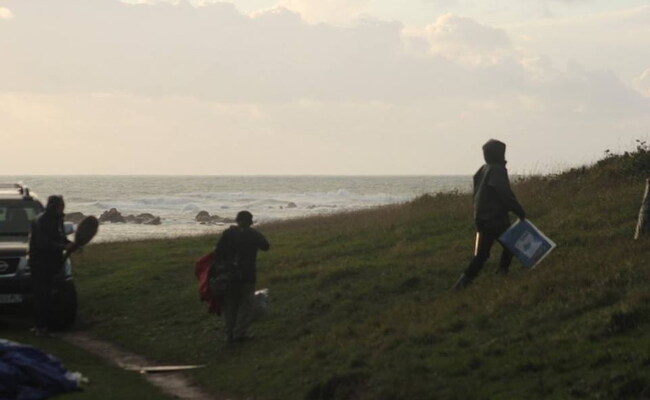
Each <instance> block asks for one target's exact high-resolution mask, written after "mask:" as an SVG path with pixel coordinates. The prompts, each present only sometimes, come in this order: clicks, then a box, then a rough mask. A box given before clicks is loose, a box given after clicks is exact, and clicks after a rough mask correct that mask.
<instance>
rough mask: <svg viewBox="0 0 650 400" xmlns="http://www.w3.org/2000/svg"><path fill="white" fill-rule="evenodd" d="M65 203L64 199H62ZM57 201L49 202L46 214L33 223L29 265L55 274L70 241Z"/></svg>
mask: <svg viewBox="0 0 650 400" xmlns="http://www.w3.org/2000/svg"><path fill="white" fill-rule="evenodd" d="M61 202H63V199H61ZM58 205H59V204H58V203H57V201H48V204H47V208H46V209H45V212H44V213H42V214H41V215H39V216H38V217H37V218H36V219H35V220H34V221H33V222H32V230H31V234H30V237H29V265H30V267H36V268H47V269H48V270H50V271H51V272H55V271H56V270H57V269H58V268H59V267H60V266H61V263H62V261H63V250H65V247H66V245H67V244H68V243H70V241H69V240H68V238H66V236H65V233H64V230H63V214H59V213H57V207H58Z"/></svg>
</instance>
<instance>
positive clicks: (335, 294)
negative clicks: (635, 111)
mask: <svg viewBox="0 0 650 400" xmlns="http://www.w3.org/2000/svg"><path fill="white" fill-rule="evenodd" d="M645 176H650V153H649V152H648V151H647V148H639V149H637V151H636V152H633V153H626V154H625V155H619V156H614V155H610V156H608V157H607V158H605V159H604V160H602V161H601V162H599V163H597V165H595V166H592V167H590V168H580V169H574V170H571V171H568V172H566V173H563V174H561V175H559V176H552V177H537V178H528V179H526V180H524V181H521V182H519V183H518V184H517V185H516V186H515V191H516V192H517V194H518V196H519V198H520V200H521V202H522V203H523V205H524V207H525V208H526V209H527V211H528V213H529V217H530V218H531V220H533V221H534V222H535V223H536V224H537V225H538V226H539V227H540V228H541V229H542V230H544V231H545V233H547V234H548V235H549V237H551V238H553V239H554V240H555V241H556V242H557V243H558V248H557V249H556V251H555V252H554V253H553V254H552V255H551V256H550V257H549V258H547V259H546V260H545V261H544V263H543V264H542V265H541V266H540V267H538V268H537V269H535V270H533V271H526V270H523V269H520V268H519V267H518V266H516V265H513V271H512V273H511V274H510V275H509V276H507V277H505V278H504V277H499V276H495V275H494V274H493V273H492V272H493V270H494V269H495V267H496V265H495V264H496V258H497V257H495V256H494V255H493V257H492V261H491V263H490V264H488V265H487V266H486V269H485V270H484V272H483V274H482V275H481V276H480V277H479V278H478V280H477V281H476V283H475V284H474V285H473V286H471V287H470V288H469V289H467V290H466V291H463V292H461V293H452V292H450V291H449V290H448V289H449V288H450V286H451V285H452V284H453V283H454V281H455V280H456V278H457V277H458V276H459V274H460V273H461V272H462V270H463V269H464V268H465V267H466V265H467V263H468V262H469V260H470V256H471V253H472V250H473V238H474V236H473V235H474V232H473V226H472V207H471V198H470V196H469V195H466V194H455V193H451V194H440V195H436V196H425V197H422V198H419V199H417V200H415V201H413V202H411V203H407V204H403V205H396V206H390V207H383V208H378V209H373V210H367V211H360V212H355V213H349V214H340V215H333V216H328V217H315V218H308V219H305V220H297V221H287V222H283V223H277V224H271V225H266V226H262V227H260V230H261V231H262V232H264V233H265V234H266V235H267V237H268V238H269V240H270V241H271V243H272V246H273V247H272V249H271V252H269V253H268V254H261V256H260V258H259V271H260V273H259V277H260V281H259V285H258V286H259V287H269V288H270V290H271V294H272V301H273V303H272V307H273V310H272V315H270V316H268V317H266V318H264V319H262V320H260V321H258V322H257V324H256V325H255V328H256V332H257V336H258V338H257V340H256V341H254V342H252V343H247V344H245V345H238V346H233V347H227V346H225V345H224V344H223V343H221V342H220V341H219V340H218V337H217V331H216V330H215V329H216V328H218V327H219V326H220V323H219V322H217V320H216V318H214V317H211V316H209V315H208V314H206V311H205V309H204V307H203V306H202V305H200V304H199V303H198V300H197V293H196V286H197V284H196V281H195V278H194V276H193V263H194V261H195V260H196V259H197V258H198V257H199V256H201V255H203V254H204V253H206V252H208V251H210V250H211V248H212V246H213V244H214V242H215V240H216V238H215V237H201V238H186V239H177V240H168V241H143V242H133V243H120V244H101V245H96V246H92V247H91V248H88V249H87V251H86V253H85V254H83V255H82V256H78V257H77V260H76V263H77V269H76V271H77V274H78V286H79V289H80V293H81V304H82V314H83V317H84V318H85V319H86V320H87V321H88V322H90V323H92V326H93V328H92V331H93V333H94V334H96V335H98V336H101V337H103V338H107V339H110V340H113V341H115V342H117V343H119V344H121V345H123V346H125V347H127V348H130V349H132V350H136V351H139V352H141V353H144V354H146V355H148V356H150V357H154V358H157V359H159V360H161V361H169V362H188V363H207V364H208V368H206V369H204V370H200V371H198V372H196V374H195V377H196V378H197V379H198V380H199V382H201V383H202V384H203V385H205V386H206V387H207V388H208V389H210V390H212V391H214V392H219V393H230V394H235V395H240V396H242V397H244V396H254V397H256V398H265V399H386V400H388V399H515V398H526V399H541V398H544V399H546V398H557V399H567V398H590V399H594V398H604V399H611V398H616V399H638V398H640V397H641V396H643V395H645V396H650V389H649V385H650V372H649V371H650V335H648V333H647V332H648V329H649V328H650V280H649V278H650V268H649V267H650V265H649V264H650V263H649V262H648V260H649V259H650V242H649V241H648V240H641V241H633V240H632V236H633V232H634V227H635V222H636V216H637V213H638V209H639V205H640V200H641V195H642V193H643V189H644V179H643V177H645Z"/></svg>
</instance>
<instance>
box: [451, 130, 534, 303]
mask: <svg viewBox="0 0 650 400" xmlns="http://www.w3.org/2000/svg"><path fill="white" fill-rule="evenodd" d="M505 154H506V145H505V143H503V142H500V141H498V140H494V139H491V140H489V141H488V142H487V143H485V144H484V145H483V156H484V158H485V164H484V165H483V166H482V167H481V168H480V169H479V170H478V171H477V172H476V174H475V175H474V179H473V181H474V223H475V224H476V229H477V234H476V235H477V236H476V248H475V251H474V258H473V259H472V261H471V262H470V264H469V266H468V267H467V269H466V270H465V272H464V273H463V274H462V275H461V277H460V278H459V279H458V281H457V282H456V284H455V285H454V287H453V288H454V289H455V290H460V289H463V288H465V287H467V286H468V285H469V284H470V283H471V282H472V281H473V280H474V279H475V278H476V276H477V275H478V274H479V272H480V271H481V269H482V268H483V265H484V264H485V262H486V261H487V259H488V258H489V257H490V251H491V249H492V246H493V245H494V242H495V241H497V240H498V239H499V237H500V236H501V235H502V234H503V233H504V232H505V231H506V230H508V228H509V227H510V217H509V215H508V213H509V212H513V213H514V214H515V215H517V217H519V218H520V219H522V220H523V219H525V218H526V212H525V211H524V209H523V207H522V206H521V204H519V201H517V197H516V196H515V194H514V193H513V191H512V189H511V187H510V180H509V178H508V170H507V169H506V163H507V161H506V159H505ZM512 257H513V255H512V253H511V252H510V251H509V250H508V249H507V248H505V247H503V252H502V253H501V260H500V262H499V269H498V272H500V273H504V274H505V273H507V272H508V269H509V267H510V263H511V262H512Z"/></svg>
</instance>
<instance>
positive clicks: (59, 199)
mask: <svg viewBox="0 0 650 400" xmlns="http://www.w3.org/2000/svg"><path fill="white" fill-rule="evenodd" d="M61 206H64V207H65V203H64V201H63V196H60V195H52V196H50V197H48V198H47V205H46V206H45V212H46V213H48V214H58V209H59V207H61Z"/></svg>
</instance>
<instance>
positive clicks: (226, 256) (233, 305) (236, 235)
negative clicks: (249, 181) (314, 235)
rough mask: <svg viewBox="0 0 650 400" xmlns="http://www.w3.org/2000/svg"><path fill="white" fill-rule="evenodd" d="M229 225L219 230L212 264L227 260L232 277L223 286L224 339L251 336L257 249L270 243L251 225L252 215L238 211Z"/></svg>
mask: <svg viewBox="0 0 650 400" xmlns="http://www.w3.org/2000/svg"><path fill="white" fill-rule="evenodd" d="M235 221H236V222H237V225H233V226H231V227H230V228H228V229H227V230H225V231H224V232H223V234H222V235H221V238H220V239H219V241H218V243H217V246H216V249H215V253H214V254H215V260H214V261H215V264H216V265H224V264H229V265H231V266H232V269H233V270H234V275H235V277H234V279H233V280H232V282H230V283H229V284H228V287H227V288H226V289H225V290H224V293H223V298H222V310H223V315H224V321H225V325H226V332H225V340H226V341H227V342H234V341H244V340H248V339H252V338H253V336H252V335H251V334H250V332H249V328H250V325H251V323H252V322H253V318H254V311H255V310H254V301H255V282H256V280H257V266H256V263H257V251H258V250H263V251H267V250H269V248H270V247H271V246H270V245H269V242H268V241H267V240H266V238H265V237H264V235H262V234H261V233H260V232H258V231H257V230H255V229H253V228H251V225H253V215H252V214H251V213H250V212H248V211H241V212H239V213H238V214H237V218H236V219H235Z"/></svg>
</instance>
